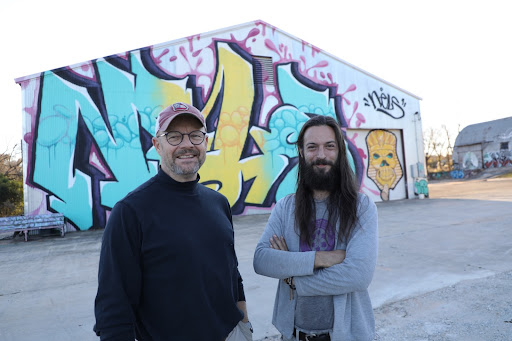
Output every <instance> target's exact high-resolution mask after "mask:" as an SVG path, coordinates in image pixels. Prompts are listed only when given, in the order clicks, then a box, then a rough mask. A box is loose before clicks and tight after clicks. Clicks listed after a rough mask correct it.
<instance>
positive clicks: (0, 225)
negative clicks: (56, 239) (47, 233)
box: [0, 213, 66, 241]
mask: <svg viewBox="0 0 512 341" xmlns="http://www.w3.org/2000/svg"><path fill="white" fill-rule="evenodd" d="M55 228H58V229H60V235H61V237H64V235H65V234H66V222H65V220H64V215H63V214H62V213H48V214H40V215H22V216H12V217H0V232H7V231H13V232H23V233H24V234H25V241H27V240H28V232H29V231H32V230H41V229H55Z"/></svg>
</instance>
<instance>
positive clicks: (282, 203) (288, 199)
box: [276, 193, 295, 209]
mask: <svg viewBox="0 0 512 341" xmlns="http://www.w3.org/2000/svg"><path fill="white" fill-rule="evenodd" d="M293 206H295V193H290V194H288V195H286V196H284V197H282V198H281V199H279V200H278V201H277V203H276V208H283V209H289V208H290V207H293Z"/></svg>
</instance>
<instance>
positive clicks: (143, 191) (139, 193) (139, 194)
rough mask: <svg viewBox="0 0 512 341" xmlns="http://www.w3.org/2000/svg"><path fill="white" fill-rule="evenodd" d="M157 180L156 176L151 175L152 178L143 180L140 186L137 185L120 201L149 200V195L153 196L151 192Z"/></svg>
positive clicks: (135, 201)
mask: <svg viewBox="0 0 512 341" xmlns="http://www.w3.org/2000/svg"><path fill="white" fill-rule="evenodd" d="M155 181H156V179H155V177H151V178H150V179H148V180H147V181H145V182H143V183H142V184H140V185H139V186H138V187H136V188H135V189H134V190H132V191H130V192H128V194H126V195H125V196H124V198H122V199H121V200H119V202H123V203H132V202H134V203H137V202H147V201H148V196H150V197H151V192H152V189H153V188H154V187H152V186H153V185H154V184H155Z"/></svg>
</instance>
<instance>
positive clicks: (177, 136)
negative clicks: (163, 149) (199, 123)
mask: <svg viewBox="0 0 512 341" xmlns="http://www.w3.org/2000/svg"><path fill="white" fill-rule="evenodd" d="M184 135H188V139H189V140H190V143H192V144H193V145H198V144H201V143H203V141H204V137H205V136H206V133H205V132H204V131H201V130H194V131H191V132H190V133H188V134H183V133H180V132H179V131H168V132H167V133H163V134H161V135H157V137H162V136H165V138H166V139H167V142H169V144H170V145H171V146H179V145H180V143H181V142H182V141H183V136H184Z"/></svg>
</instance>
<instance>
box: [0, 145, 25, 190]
mask: <svg viewBox="0 0 512 341" xmlns="http://www.w3.org/2000/svg"><path fill="white" fill-rule="evenodd" d="M0 174H2V175H4V176H5V177H6V178H8V179H10V180H18V181H22V180H23V160H22V158H21V148H20V146H19V145H18V144H16V145H14V147H12V149H11V150H10V151H9V150H7V149H6V150H5V152H3V153H2V154H0Z"/></svg>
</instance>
